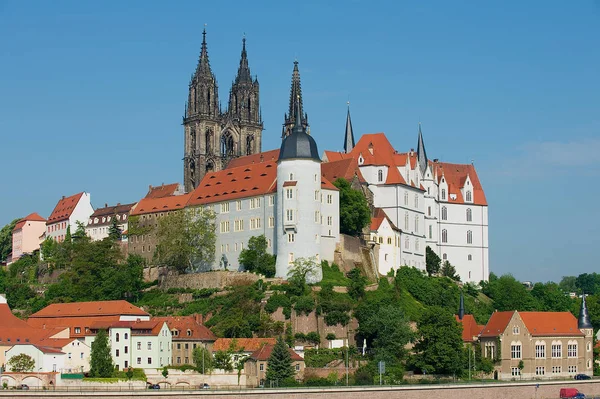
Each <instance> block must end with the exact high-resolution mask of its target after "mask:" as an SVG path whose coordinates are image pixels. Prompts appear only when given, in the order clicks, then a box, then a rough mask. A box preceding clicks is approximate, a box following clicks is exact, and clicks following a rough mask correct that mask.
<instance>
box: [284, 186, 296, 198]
mask: <svg viewBox="0 0 600 399" xmlns="http://www.w3.org/2000/svg"><path fill="white" fill-rule="evenodd" d="M285 197H286V198H287V199H292V198H294V189H292V188H286V189H285Z"/></svg>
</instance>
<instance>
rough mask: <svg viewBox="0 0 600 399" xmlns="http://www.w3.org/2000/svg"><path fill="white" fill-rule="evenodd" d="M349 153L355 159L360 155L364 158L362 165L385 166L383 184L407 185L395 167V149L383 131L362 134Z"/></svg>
mask: <svg viewBox="0 0 600 399" xmlns="http://www.w3.org/2000/svg"><path fill="white" fill-rule="evenodd" d="M371 152H372V153H371ZM350 154H352V157H353V158H356V159H358V157H359V156H362V158H363V160H364V161H363V163H362V165H364V166H369V165H372V166H387V167H388V170H387V178H386V181H385V184H404V185H408V184H407V182H406V180H404V177H402V174H401V173H400V171H399V170H398V168H397V167H396V162H395V159H394V157H395V155H396V150H394V147H392V144H390V142H389V140H388V139H387V137H386V136H385V134H384V133H370V134H363V135H362V136H361V138H360V140H358V143H356V146H355V147H354V149H353V150H352V152H351V153H350Z"/></svg>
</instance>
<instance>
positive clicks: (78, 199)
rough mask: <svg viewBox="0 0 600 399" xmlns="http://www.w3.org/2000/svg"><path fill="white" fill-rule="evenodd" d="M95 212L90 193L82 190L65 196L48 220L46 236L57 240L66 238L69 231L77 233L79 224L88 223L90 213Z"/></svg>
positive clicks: (84, 224)
mask: <svg viewBox="0 0 600 399" xmlns="http://www.w3.org/2000/svg"><path fill="white" fill-rule="evenodd" d="M92 213H94V208H92V203H91V200H90V194H89V193H86V192H81V193H78V194H75V195H71V196H70V197H65V196H63V197H62V198H61V199H60V200H59V201H58V203H57V204H56V206H55V207H54V210H53V211H52V213H51V214H50V216H48V220H47V221H46V237H50V238H52V239H53V240H55V241H57V242H62V241H64V239H65V236H66V234H67V231H70V232H71V234H73V233H75V231H76V230H77V226H78V224H81V225H83V226H84V227H85V226H86V225H87V222H88V219H89V217H90V215H91V214H92Z"/></svg>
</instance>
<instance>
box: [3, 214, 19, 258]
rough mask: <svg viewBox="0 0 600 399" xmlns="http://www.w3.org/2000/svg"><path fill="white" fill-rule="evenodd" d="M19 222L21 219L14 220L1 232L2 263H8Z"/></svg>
mask: <svg viewBox="0 0 600 399" xmlns="http://www.w3.org/2000/svg"><path fill="white" fill-rule="evenodd" d="M19 220H21V219H20V218H18V219H14V220H13V221H12V222H10V223H9V224H7V225H6V226H4V227H2V229H1V230H0V262H4V261H6V258H8V255H9V254H10V253H12V232H13V230H14V229H15V226H16V225H17V223H18V222H19Z"/></svg>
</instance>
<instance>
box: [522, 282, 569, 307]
mask: <svg viewBox="0 0 600 399" xmlns="http://www.w3.org/2000/svg"><path fill="white" fill-rule="evenodd" d="M531 295H532V296H533V297H534V298H535V299H536V300H537V302H538V303H539V305H540V306H539V307H537V309H536V310H539V311H546V312H568V311H569V310H570V309H571V305H572V304H573V300H572V299H571V298H570V297H569V296H567V295H565V293H564V292H563V291H562V290H561V289H560V288H559V286H558V284H556V283H554V282H551V281H550V282H548V283H546V284H544V283H535V285H534V286H533V289H532V290H531Z"/></svg>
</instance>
